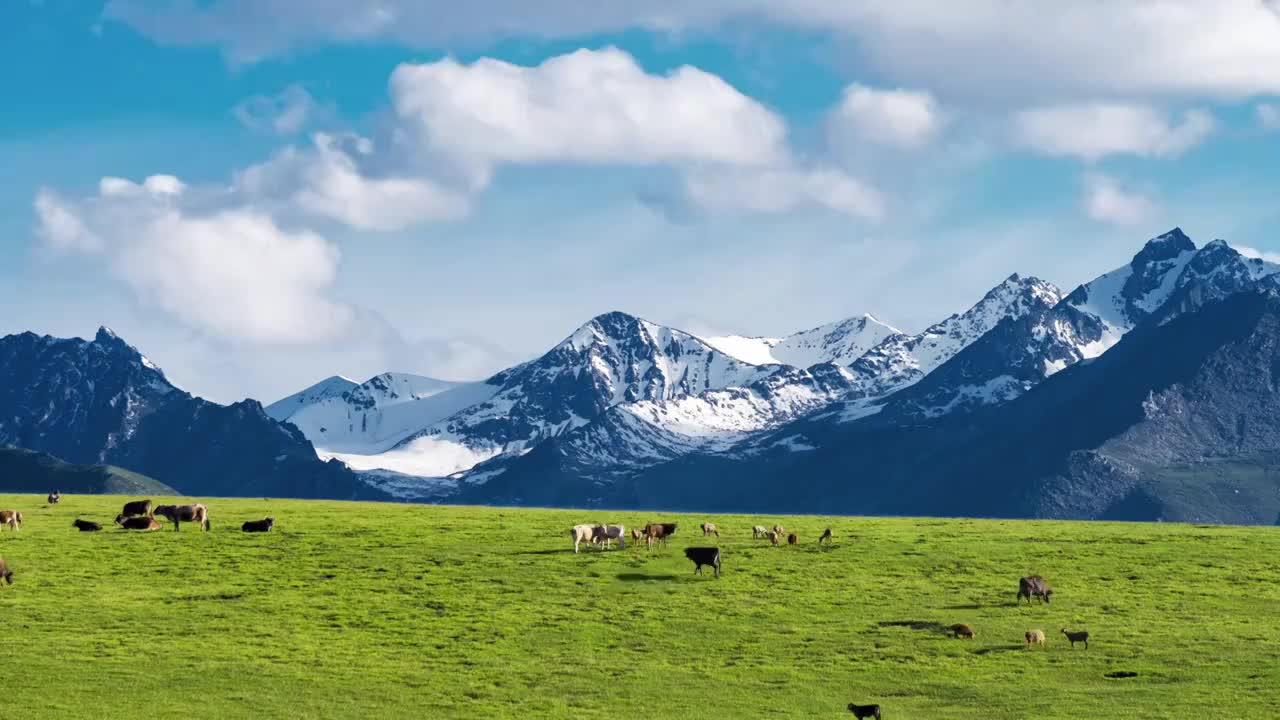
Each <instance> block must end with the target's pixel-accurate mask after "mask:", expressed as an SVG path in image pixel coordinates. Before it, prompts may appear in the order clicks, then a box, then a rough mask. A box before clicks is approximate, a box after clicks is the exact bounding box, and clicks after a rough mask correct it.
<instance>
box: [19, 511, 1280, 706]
mask: <svg viewBox="0 0 1280 720" xmlns="http://www.w3.org/2000/svg"><path fill="white" fill-rule="evenodd" d="M125 499H126V498H120V497H109V496H73V495H66V496H64V497H63V501H62V503H61V504H60V505H56V506H51V507H45V503H44V498H43V497H34V496H30V495H0V509H5V508H14V509H19V510H22V511H23V513H24V515H25V519H26V524H25V525H24V527H23V529H22V530H21V531H20V532H18V533H11V532H9V531H7V530H5V531H4V532H2V533H0V556H4V557H5V558H7V559H8V560H9V563H10V566H11V567H12V568H13V569H14V571H15V573H16V577H15V584H14V585H12V586H4V587H3V588H0V623H2V627H3V629H4V633H5V642H4V643H3V651H2V653H0V717H5V718H10V717H12V718H19V717H21V718H54V717H57V718H80V717H111V718H134V717H137V718H142V717H148V718H149V717H154V716H156V715H164V714H175V715H178V716H189V717H216V718H352V717H368V718H374V717H376V718H424V717H446V718H596V717H605V716H613V717H619V718H636V717H640V716H642V715H644V716H660V717H663V718H670V719H672V720H685V719H692V718H759V717H771V718H806V719H808V718H827V717H830V718H838V717H852V716H851V715H849V714H848V712H847V711H846V710H845V709H844V708H845V705H846V704H847V703H849V702H851V701H853V702H858V703H870V702H878V703H880V704H881V706H882V707H883V709H884V715H885V717H887V718H928V719H929V720H946V719H949V718H984V719H987V720H989V719H992V718H1009V719H1015V718H1016V719H1021V718H1037V720H1047V719H1049V718H1064V719H1066V718H1085V717H1106V718H1108V719H1109V720H1122V719H1125V718H1144V719H1148V718H1175V717H1176V718H1186V717H1215V718H1276V717H1280V690H1278V689H1277V688H1280V528H1256V527H1254V528H1242V527H1217V526H1214V527H1204V526H1192V525H1171V524H1151V525H1135V524H1118V523H1069V522H1012V521H1011V522H1004V521H978V520H933V519H896V518H895V519H872V518H821V517H750V516H724V515H721V516H707V515H679V514H673V513H635V512H618V513H602V512H594V511H560V510H526V509H503V508H470V507H433V506H418V505H385V504H364V503H361V504H357V503H340V502H318V501H287V500H261V499H242V500H229V499H213V500H209V501H207V504H208V505H209V507H210V518H211V521H212V531H211V532H208V533H202V532H199V531H198V529H197V528H196V527H195V526H194V525H193V526H184V527H183V530H182V532H180V533H174V532H172V528H171V527H170V526H167V525H166V527H165V529H164V530H163V531H160V532H154V533H127V532H125V531H121V530H117V529H115V528H114V527H110V528H109V529H106V530H104V531H103V532H101V533H79V532H77V531H75V530H74V529H73V528H72V527H71V522H72V520H73V519H74V518H75V517H77V516H79V517H83V518H86V519H93V520H97V521H99V522H102V523H103V524H104V526H107V525H108V524H109V523H110V521H111V518H113V517H114V515H115V513H116V512H117V510H118V508H119V507H120V504H121V503H122V501H123V500H125ZM156 499H157V500H160V498H156ZM268 514H271V515H274V516H275V518H276V529H275V530H274V531H273V532H271V533H269V534H243V533H241V532H240V523H241V522H242V521H244V520H248V519H257V518H261V517H264V516H265V515H268ZM659 520H663V521H674V522H678V523H679V524H680V528H679V531H678V532H677V534H676V536H675V538H674V539H673V540H672V542H671V545H670V547H669V548H667V549H657V550H654V551H652V552H651V551H648V550H646V549H644V548H631V547H628V548H627V549H625V550H612V551H607V552H597V551H584V552H583V553H581V554H579V555H574V553H573V551H572V545H571V542H570V540H569V535H568V528H569V527H570V526H571V525H573V524H575V523H579V522H621V523H624V524H625V525H627V527H628V528H630V527H631V526H633V525H637V524H643V523H644V522H647V521H659ZM703 520H711V521H713V522H716V523H717V524H718V525H719V526H720V528H721V534H722V537H721V538H720V541H719V543H720V546H721V548H722V550H723V563H724V576H723V578H721V579H720V580H716V579H714V578H713V577H712V576H711V575H707V576H706V577H697V576H694V575H693V574H692V570H693V566H692V563H690V562H688V561H687V560H686V559H685V558H684V556H683V553H682V550H683V548H685V547H688V546H690V545H703V544H709V543H706V542H704V540H703V538H702V537H701V533H700V532H699V531H698V530H697V524H698V523H700V522H702V521H703ZM774 522H780V523H782V524H783V525H785V526H786V528H787V530H788V531H795V532H798V533H799V534H800V537H801V544H800V545H798V546H794V547H787V546H783V547H777V548H775V547H770V546H769V544H768V542H767V541H757V540H752V539H751V532H750V528H751V526H752V525H754V524H766V525H772V524H773V523H774ZM825 527H831V528H832V529H833V531H834V533H835V543H834V545H832V546H831V547H829V548H827V547H819V546H818V545H817V544H816V541H817V538H818V535H819V534H820V533H821V531H822V530H823V528H825ZM712 540H714V538H712ZM1032 573H1037V574H1041V575H1044V576H1045V578H1046V579H1047V580H1048V581H1049V582H1050V584H1051V585H1052V586H1053V587H1054V589H1055V591H1056V594H1055V595H1054V600H1053V602H1052V604H1050V605H1041V604H1035V605H1031V606H1027V605H1026V604H1023V605H1021V606H1019V605H1016V604H1015V601H1014V595H1015V593H1016V591H1017V584H1018V578H1019V576H1021V575H1025V574H1032ZM960 622H964V623H969V624H970V625H972V626H973V627H974V628H975V630H976V631H977V638H976V639H974V640H957V639H953V638H951V637H949V636H948V635H947V634H946V633H945V631H944V630H943V629H942V628H943V627H944V626H947V625H950V624H952V623H960ZM1064 626H1066V627H1070V628H1072V629H1083V630H1088V631H1089V632H1090V633H1091V634H1092V636H1093V640H1092V642H1091V645H1092V647H1091V648H1090V649H1089V650H1085V649H1084V648H1083V647H1077V648H1076V649H1075V650H1072V649H1071V647H1070V646H1069V644H1068V643H1067V641H1066V639H1065V638H1064V637H1063V636H1062V634H1061V633H1060V632H1059V629H1060V628H1062V627H1064ZM1030 628H1039V629H1043V630H1044V631H1045V633H1046V635H1047V636H1048V645H1047V647H1046V648H1044V649H1039V648H1037V649H1032V650H1028V649H1027V648H1025V647H1024V643H1023V632H1024V631H1025V630H1027V629H1030ZM1116 671H1134V672H1137V673H1138V677H1136V678H1132V679H1123V680H1118V679H1108V678H1107V677H1106V675H1107V674H1108V673H1112V672H1116Z"/></svg>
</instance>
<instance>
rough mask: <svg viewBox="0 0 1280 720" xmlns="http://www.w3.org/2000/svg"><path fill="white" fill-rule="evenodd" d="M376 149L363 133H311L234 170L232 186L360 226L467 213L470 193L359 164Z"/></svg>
mask: <svg viewBox="0 0 1280 720" xmlns="http://www.w3.org/2000/svg"><path fill="white" fill-rule="evenodd" d="M375 152H376V150H375V147H374V145H373V142H372V141H371V140H369V139H368V138H363V137H359V136H354V135H345V136H335V135H328V134H325V133H316V134H315V135H314V136H313V137H312V145H311V147H310V148H302V149H299V148H296V147H288V148H285V149H284V150H282V151H280V152H278V153H276V155H275V156H274V157H272V158H271V159H270V160H267V161H266V162H263V163H260V164H258V165H253V166H250V167H248V168H246V169H245V170H243V171H241V172H240V173H238V174H237V176H236V179H235V183H234V185H235V187H236V189H237V190H239V191H240V192H242V193H244V194H245V195H246V196H247V197H248V198H250V199H251V200H253V201H255V202H264V201H266V202H276V203H284V204H285V205H286V206H287V207H288V209H291V210H294V211H297V212H301V213H303V214H306V215H309V216H312V217H319V218H324V219H327V220H332V221H337V222H341V223H344V224H346V225H349V226H351V227H354V228H358V229H361V230H382V231H385V230H397V229H400V228H404V227H407V226H410V225H413V224H416V223H421V222H426V221H431V220H454V219H458V218H461V217H463V216H465V215H466V214H467V212H468V211H469V209H470V198H469V196H468V194H467V193H466V192H464V191H460V190H454V189H451V188H448V187H445V186H444V185H442V184H440V183H437V182H435V181H433V180H431V179H428V178H423V177H411V176H408V175H388V176H378V175H375V174H373V173H372V172H371V171H369V170H367V169H365V168H362V167H360V160H363V159H371V160H373V161H375V162H376V161H379V160H381V158H378V157H372V156H374V154H375Z"/></svg>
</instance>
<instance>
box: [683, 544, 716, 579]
mask: <svg viewBox="0 0 1280 720" xmlns="http://www.w3.org/2000/svg"><path fill="white" fill-rule="evenodd" d="M684 556H685V557H687V558H689V559H690V560H692V561H693V564H694V568H693V572H694V574H695V575H701V574H702V566H703V565H710V566H711V567H713V568H715V571H716V577H717V578H718V577H720V548H714V547H691V548H685V549H684Z"/></svg>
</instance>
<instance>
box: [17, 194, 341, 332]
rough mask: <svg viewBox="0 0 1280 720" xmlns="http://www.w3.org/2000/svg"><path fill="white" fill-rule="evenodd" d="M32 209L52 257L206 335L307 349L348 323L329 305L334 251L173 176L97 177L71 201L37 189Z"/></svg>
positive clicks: (336, 306) (314, 237)
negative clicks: (106, 275) (90, 262)
mask: <svg viewBox="0 0 1280 720" xmlns="http://www.w3.org/2000/svg"><path fill="white" fill-rule="evenodd" d="M36 211H37V221H38V226H37V231H38V234H39V235H40V237H41V238H43V239H44V241H45V242H46V243H47V245H48V246H49V247H50V248H51V249H53V250H55V251H59V252H78V253H84V254H88V255H91V256H96V257H100V258H101V259H102V261H103V262H104V263H105V264H106V266H107V267H108V269H109V271H110V272H111V273H112V274H113V275H114V276H115V277H117V278H118V279H120V280H121V281H122V282H124V283H125V284H126V285H127V286H129V287H130V288H131V289H132V290H133V291H134V293H135V294H136V295H137V297H138V299H139V300H140V301H141V302H143V303H145V304H152V305H155V306H156V307H158V308H159V309H161V310H163V311H164V312H166V313H167V314H169V315H170V316H172V317H174V318H175V319H177V320H178V321H179V322H181V323H183V324H184V325H186V326H188V327H190V328H192V329H195V330H198V331H201V332H205V333H208V334H210V335H211V336H214V337H218V338H222V339H228V340H235V341H245V342H252V343H283V344H291V343H308V342H316V341H321V340H325V339H329V338H332V337H334V336H335V335H337V334H338V333H339V332H341V331H342V330H343V329H344V328H345V327H346V325H347V323H348V322H349V321H350V319H351V309H350V308H349V307H347V306H345V305H343V304H341V303H338V302H335V301H333V300H331V299H330V298H329V297H328V290H329V288H330V286H331V285H332V283H333V280H334V276H335V274H336V272H337V266H338V259H339V253H338V249H337V247H336V246H334V245H333V244H332V243H330V242H328V241H326V240H325V239H324V238H323V237H321V236H320V235H318V234H316V233H314V232H311V231H307V230H286V229H283V228H281V227H280V226H279V225H277V224H276V222H275V221H274V220H273V219H272V218H271V216H269V215H267V214H265V213H262V212H259V211H256V210H254V209H252V208H246V207H223V208H218V207H216V204H210V203H209V202H208V198H202V197H198V193H192V192H191V191H189V190H188V188H187V187H186V186H185V185H184V184H183V183H181V182H180V181H179V180H178V179H177V178H175V177H172V176H167V175H153V176H151V177H148V178H147V179H146V180H145V181H144V182H143V183H141V184H139V183H134V182H131V181H129V180H125V179H121V178H104V179H103V180H102V181H101V183H100V184H99V190H98V193H97V194H96V195H94V196H91V197H88V198H84V199H82V200H79V201H74V200H67V199H65V198H63V197H61V196H59V195H57V194H56V193H54V192H52V191H49V190H42V191H41V192H40V194H39V195H38V196H37V198H36ZM86 237H93V238H94V241H93V242H87V241H85V239H84V238H86Z"/></svg>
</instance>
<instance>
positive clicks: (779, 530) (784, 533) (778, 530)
mask: <svg viewBox="0 0 1280 720" xmlns="http://www.w3.org/2000/svg"><path fill="white" fill-rule="evenodd" d="M773 531H774V532H776V533H778V537H786V536H787V531H786V530H784V529H783V527H782V526H781V525H774V526H773Z"/></svg>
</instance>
